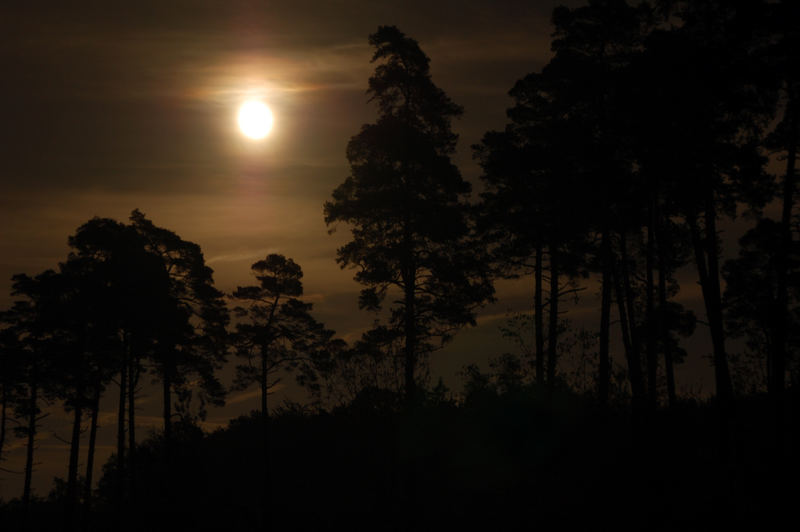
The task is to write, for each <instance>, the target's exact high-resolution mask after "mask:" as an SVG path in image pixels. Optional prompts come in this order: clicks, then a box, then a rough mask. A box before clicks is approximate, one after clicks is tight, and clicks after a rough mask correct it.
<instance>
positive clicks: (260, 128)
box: [239, 100, 272, 139]
mask: <svg viewBox="0 0 800 532" xmlns="http://www.w3.org/2000/svg"><path fill="white" fill-rule="evenodd" d="M239 129H241V130H242V133H243V134H244V135H245V136H247V137H250V138H251V139H263V138H264V137H266V136H267V135H268V134H269V131H270V130H271V129H272V111H270V110H269V107H267V106H266V105H264V104H263V103H261V102H259V101H256V100H251V101H248V102H244V103H243V104H242V106H241V107H239Z"/></svg>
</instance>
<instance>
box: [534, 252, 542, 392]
mask: <svg viewBox="0 0 800 532" xmlns="http://www.w3.org/2000/svg"><path fill="white" fill-rule="evenodd" d="M542 247H543V246H542V241H541V238H537V240H536V264H535V266H534V268H535V269H534V278H535V283H536V286H535V287H534V296H533V299H534V302H533V313H534V318H533V320H534V335H535V338H536V384H538V385H539V386H541V385H543V384H544V315H543V314H544V307H543V306H542V261H543V260H544V257H543V255H544V252H543V250H542Z"/></svg>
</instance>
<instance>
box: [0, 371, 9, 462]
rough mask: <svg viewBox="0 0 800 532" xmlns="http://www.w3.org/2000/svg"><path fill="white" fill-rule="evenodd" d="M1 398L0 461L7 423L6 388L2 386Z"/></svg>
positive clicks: (0, 459)
mask: <svg viewBox="0 0 800 532" xmlns="http://www.w3.org/2000/svg"><path fill="white" fill-rule="evenodd" d="M2 387H3V392H2V397H0V401H2V404H0V461H2V460H3V446H4V445H5V443H6V422H7V413H6V412H7V411H6V409H7V407H8V387H7V386H6V385H5V384H3V385H2Z"/></svg>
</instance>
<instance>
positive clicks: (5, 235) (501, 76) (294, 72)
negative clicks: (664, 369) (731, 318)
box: [0, 0, 711, 498]
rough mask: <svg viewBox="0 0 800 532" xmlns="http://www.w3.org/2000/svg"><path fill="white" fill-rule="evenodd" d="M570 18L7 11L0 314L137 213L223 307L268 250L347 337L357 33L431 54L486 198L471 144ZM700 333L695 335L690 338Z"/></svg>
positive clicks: (152, 407)
mask: <svg viewBox="0 0 800 532" xmlns="http://www.w3.org/2000/svg"><path fill="white" fill-rule="evenodd" d="M562 3H564V2H556V1H552V2H551V1H536V2H491V3H490V2H485V1H478V0H458V1H435V2H431V1H430V0H426V1H403V2H388V1H386V2H365V1H355V0H353V1H331V2H308V1H303V0H292V1H286V2H266V1H264V2H256V1H210V0H204V1H186V0H182V1H169V2H164V1H163V0H144V1H138V2H135V3H133V2H130V3H127V4H130V5H129V6H127V7H121V4H123V2H86V3H82V4H81V6H82V7H80V8H77V7H74V6H73V7H69V6H66V5H64V4H73V3H71V2H69V3H62V2H52V3H51V4H52V5H51V6H50V7H48V8H44V7H41V6H42V5H43V4H42V3H35V5H36V6H37V7H33V5H32V4H34V3H30V2H29V3H23V2H7V3H4V5H3V6H2V7H0V35H2V38H1V39H2V46H0V71H2V79H3V82H2V84H0V102H2V104H1V105H2V107H1V108H2V120H0V308H7V307H8V306H9V304H10V302H11V297H10V295H9V290H10V287H11V281H10V278H11V276H12V274H15V273H28V274H31V275H35V274H37V273H39V272H41V271H43V270H45V269H47V268H55V267H56V266H57V264H58V262H59V261H62V260H64V259H65V258H66V254H67V252H68V247H67V237H68V235H70V234H72V233H74V231H75V229H76V228H77V227H78V226H79V225H81V224H82V223H84V222H86V221H87V220H89V219H90V218H92V217H93V216H100V217H111V218H115V219H117V220H120V221H124V220H126V219H127V216H128V215H129V214H130V212H131V211H132V210H133V209H134V208H139V209H140V210H142V211H143V212H144V213H145V214H146V215H147V217H148V218H149V219H151V220H152V221H153V222H154V223H155V224H157V225H159V226H161V227H165V228H168V229H170V230H172V231H174V232H176V233H177V234H178V235H180V236H181V237H183V238H184V239H187V240H191V241H194V242H196V243H198V244H199V245H200V246H201V247H202V249H203V251H204V253H205V257H206V260H207V262H208V264H209V265H210V266H211V267H212V268H213V269H214V271H215V281H216V284H217V287H218V288H220V289H221V290H223V291H226V292H230V291H231V290H233V289H234V288H235V287H236V286H237V285H242V284H248V283H250V279H251V278H250V277H249V267H250V265H251V264H252V263H253V262H255V261H256V260H258V259H260V258H264V256H265V255H266V254H267V253H281V254H284V255H285V256H287V257H291V258H293V259H294V260H295V261H296V262H297V263H298V264H300V266H301V267H302V268H303V270H304V272H305V277H304V284H305V291H306V294H307V300H308V301H311V302H313V303H314V305H315V307H314V315H315V317H317V318H318V319H319V320H321V321H322V322H324V323H325V324H326V325H327V326H328V327H330V328H332V329H334V330H336V331H337V333H338V335H339V336H341V337H343V338H345V339H348V340H352V339H356V338H357V337H358V336H359V335H360V332H361V331H362V330H364V329H365V328H366V327H368V326H369V325H370V324H371V322H372V320H373V316H372V315H370V314H369V313H367V312H362V311H359V310H358V307H357V293H358V291H359V285H357V284H356V283H355V282H354V281H353V280H352V276H353V272H352V271H350V270H344V271H342V270H340V269H339V267H338V265H337V264H336V262H335V251H336V248H337V247H338V246H340V245H341V244H342V243H343V242H345V241H346V240H347V238H348V236H349V233H348V231H347V228H346V227H339V229H338V231H337V232H336V233H334V234H333V235H329V234H328V232H327V228H326V226H325V223H324V220H323V203H324V201H325V200H326V199H328V198H329V197H330V194H331V192H332V191H333V189H334V188H335V187H336V186H337V185H338V184H339V183H341V182H342V181H343V180H344V178H345V177H346V176H347V175H348V165H347V160H346V158H345V147H346V145H347V142H348V140H349V139H350V137H351V136H353V135H354V134H356V133H357V132H358V130H359V128H360V127H361V125H362V124H364V123H366V122H370V121H374V119H375V117H376V110H375V108H374V106H372V105H370V104H369V103H368V102H367V97H366V95H365V91H366V88H367V79H368V77H369V76H370V74H371V72H372V70H373V69H374V65H372V64H370V58H371V55H372V49H371V47H370V46H369V44H368V42H367V36H368V35H369V34H370V33H372V32H374V31H375V30H376V28H377V27H378V26H379V25H381V24H391V25H396V26H398V28H399V29H400V30H402V31H403V32H404V33H406V34H407V35H408V36H410V37H412V38H414V39H416V40H417V41H418V42H419V44H420V46H421V48H422V49H423V51H425V53H426V54H427V55H428V56H429V57H430V58H431V64H432V75H433V80H434V82H435V83H436V84H437V85H438V86H439V87H441V88H442V89H443V90H444V91H445V92H446V93H447V94H448V95H449V96H450V97H451V98H452V99H453V100H454V101H455V102H456V103H458V104H460V105H463V106H464V108H465V113H464V116H463V118H462V119H460V120H459V121H457V122H456V123H455V124H454V129H455V131H456V132H457V133H459V135H460V140H459V145H458V151H457V154H456V157H455V162H456V164H457V165H458V166H459V168H460V169H461V172H462V174H463V175H464V176H465V177H466V178H467V179H468V180H470V181H472V182H473V183H474V184H477V181H478V174H479V168H478V165H477V163H476V162H475V161H473V159H472V152H471V149H470V146H471V145H472V144H475V143H477V142H478V141H479V140H480V138H481V137H482V135H483V134H484V133H485V132H486V131H487V130H490V129H499V128H502V127H503V125H504V124H505V122H506V118H505V109H506V108H507V107H508V106H509V104H510V99H509V98H508V97H507V96H506V93H507V91H508V90H509V89H510V88H511V86H512V85H513V84H514V82H515V81H516V80H517V79H519V78H520V77H522V76H523V75H525V74H526V73H528V72H531V71H535V70H538V69H540V68H541V67H542V66H543V65H544V64H545V63H546V62H547V60H548V58H549V57H550V50H549V42H550V33H551V31H552V30H551V27H550V23H549V18H550V13H551V11H552V9H553V8H554V7H555V6H556V5H558V4H562ZM567 4H571V5H575V4H577V2H572V3H569V2H567ZM251 98H256V99H261V100H263V101H264V102H266V103H267V104H268V105H269V106H270V107H271V109H272V111H273V113H274V116H275V123H274V127H273V130H272V132H271V133H270V135H269V136H268V137H267V138H265V139H263V140H261V141H253V140H251V139H247V138H245V137H244V136H243V135H242V134H241V133H240V132H239V130H238V127H237V124H236V111H237V108H238V106H239V105H240V104H241V103H242V102H243V101H245V100H247V99H251ZM682 284H683V286H684V288H683V292H682V293H681V294H680V296H679V297H678V300H679V301H682V302H684V303H686V302H689V303H691V302H692V301H693V300H695V298H696V297H697V295H698V292H699V291H698V290H697V288H696V283H695V282H694V272H693V271H691V272H687V275H686V281H685V282H683V283H682ZM588 286H589V287H590V288H589V290H587V291H586V292H585V293H584V295H583V297H584V298H585V308H586V309H591V310H586V311H585V312H586V313H587V315H588V316H590V317H591V319H592V322H587V323H586V325H587V326H595V325H596V324H593V321H594V319H595V318H594V316H595V312H596V311H595V308H596V297H597V295H596V293H595V292H596V291H597V290H596V289H595V288H593V287H592V285H591V284H589V285H588ZM497 289H498V293H497V296H498V302H497V303H496V304H494V305H491V306H489V307H487V308H485V309H484V310H483V311H482V315H481V318H480V320H479V321H480V325H479V327H478V328H477V329H472V330H467V331H464V332H462V333H460V334H459V335H458V336H457V338H456V340H455V341H454V343H453V344H451V345H450V346H448V347H447V348H446V349H445V350H444V351H441V352H437V353H435V354H434V355H433V356H432V374H433V375H434V377H437V376H439V375H441V376H442V377H444V379H445V381H446V382H447V383H448V384H450V385H451V386H457V385H458V377H457V375H456V373H457V372H458V370H459V369H460V368H461V367H462V366H463V365H464V364H467V363H470V362H476V361H478V362H480V361H485V360H486V358H487V357H488V356H489V355H495V354H499V353H501V352H503V351H505V350H509V349H512V346H511V345H509V344H507V343H504V342H503V341H502V339H501V337H500V334H499V332H498V328H497V327H498V325H499V324H500V323H502V320H503V319H504V317H505V316H506V313H507V312H508V311H509V310H512V311H522V310H526V309H527V308H528V307H529V305H530V301H531V299H532V294H533V282H532V280H530V279H523V280H521V281H516V282H511V281H509V282H501V283H499V284H498V286H497ZM690 306H692V307H694V308H696V309H697V310H699V308H698V307H695V305H690ZM583 307H584V305H579V306H578V307H569V306H568V307H567V308H571V309H572V310H571V314H570V317H572V318H573V319H575V320H576V321H578V322H580V320H581V312H582V308H583ZM698 316H699V317H700V318H701V319H702V318H703V315H702V313H701V312H698ZM614 334H618V333H617V332H616V330H614ZM706 335H707V332H706V331H705V330H704V329H702V328H700V329H699V330H698V332H697V334H696V335H695V338H694V339H692V342H698V345H699V344H700V343H703V342H705V341H706ZM703 345H705V344H703ZM690 349H691V347H690ZM703 349H706V350H707V348H705V347H703V348H702V349H701V351H703ZM618 356H621V354H618ZM693 364H695V366H696V367H695V370H696V371H695V372H694V373H693V378H692V379H691V380H689V379H684V380H683V381H682V382H680V383H679V388H684V389H685V388H686V387H691V386H700V385H706V386H708V385H710V383H711V380H710V379H709V378H708V377H709V376H710V372H708V371H707V368H708V361H707V360H703V359H699V360H698V361H695V362H693ZM697 368H700V369H697ZM700 370H702V371H700ZM686 371H687V370H686V369H684V370H683V373H679V378H680V376H681V375H687V373H686ZM257 394H258V392H257V390H255V389H253V390H250V391H246V392H243V393H242V392H239V393H235V394H233V395H231V396H230V397H229V400H228V406H226V407H225V408H223V409H216V410H212V411H211V412H210V415H209V419H208V424H207V428H213V427H216V426H223V425H224V424H225V423H226V421H227V420H228V419H230V418H231V417H235V416H237V415H239V414H242V413H245V412H248V411H250V410H251V409H253V408H255V407H256V406H257V400H258V397H257ZM113 395H114V394H113V393H112V394H108V396H109V398H108V404H105V405H104V406H103V411H104V413H103V414H101V421H100V425H101V429H100V445H99V446H98V447H99V448H98V457H97V462H96V463H98V464H102V463H104V462H105V461H106V459H107V457H108V455H109V454H110V453H111V451H112V446H113V438H114V430H113V427H112V425H113V420H114V418H115V416H116V413H115V412H114V404H113V403H114V399H113V398H112V396H113ZM140 404H141V407H142V410H141V411H140V412H139V413H138V418H137V422H138V424H140V426H141V429H139V434H141V435H142V436H145V435H146V434H147V430H148V429H156V428H159V427H160V425H161V419H160V417H159V415H160V408H161V405H160V398H159V397H158V396H153V397H146V398H143V399H142V400H141V403H140ZM273 404H274V403H273ZM51 410H52V411H53V412H54V414H53V416H51V417H52V419H48V420H47V422H46V426H45V431H44V432H43V433H42V434H41V441H40V443H41V445H40V448H39V451H37V452H38V460H37V461H40V462H42V465H41V466H39V469H38V470H37V472H36V474H35V476H34V479H35V480H34V487H35V488H36V489H37V491H38V493H39V494H40V495H45V494H46V491H47V489H49V487H50V483H51V480H52V477H53V476H54V475H58V476H65V475H66V455H67V445H65V444H63V443H61V442H59V441H58V439H57V437H56V436H60V437H61V438H66V437H67V436H68V433H69V432H68V424H69V421H68V420H67V419H66V418H64V419H63V421H59V420H58V417H59V415H61V416H62V417H63V414H59V413H61V412H63V409H62V407H61V405H60V404H55V405H53V406H52V407H51ZM9 443H10V447H11V449H10V450H9V453H8V461H7V462H6V463H5V464H4V466H6V467H8V468H10V469H21V464H22V460H21V459H22V452H23V444H24V441H23V440H22V439H20V440H12V441H10V442H9ZM18 477H19V475H12V474H5V473H3V474H0V497H3V498H9V497H12V496H16V495H18V493H19V491H20V488H19V483H20V482H21V479H20V478H18Z"/></svg>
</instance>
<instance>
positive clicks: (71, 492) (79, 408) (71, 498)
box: [64, 391, 83, 531]
mask: <svg viewBox="0 0 800 532" xmlns="http://www.w3.org/2000/svg"><path fill="white" fill-rule="evenodd" d="M82 395H83V394H82V391H79V392H78V393H77V394H76V397H77V400H76V402H75V407H74V416H73V421H72V439H71V442H70V446H69V468H68V470H67V500H66V508H65V510H66V512H65V516H64V530H67V531H70V530H73V528H74V527H75V515H76V514H77V511H76V509H77V507H78V456H79V455H80V445H81V420H82V418H83V405H82V401H83V397H82Z"/></svg>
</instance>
